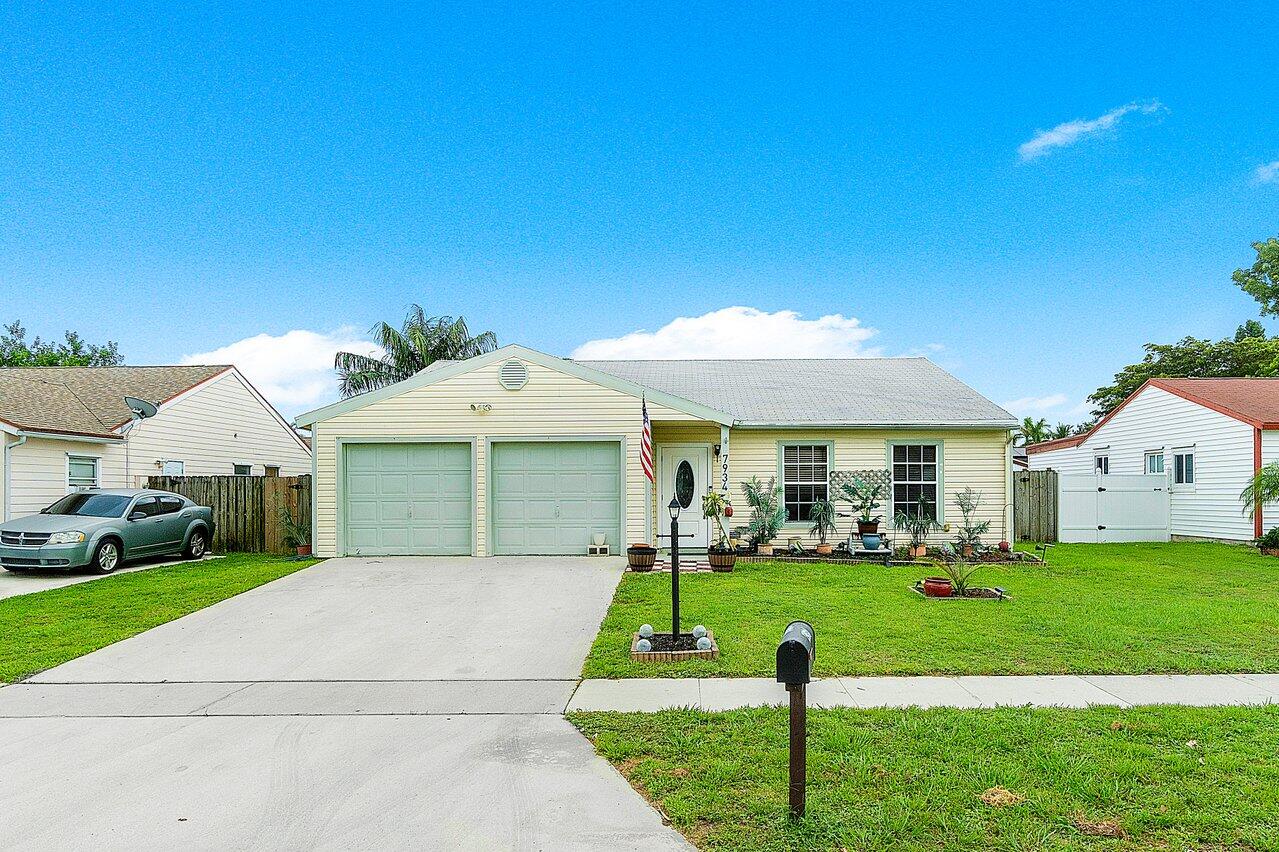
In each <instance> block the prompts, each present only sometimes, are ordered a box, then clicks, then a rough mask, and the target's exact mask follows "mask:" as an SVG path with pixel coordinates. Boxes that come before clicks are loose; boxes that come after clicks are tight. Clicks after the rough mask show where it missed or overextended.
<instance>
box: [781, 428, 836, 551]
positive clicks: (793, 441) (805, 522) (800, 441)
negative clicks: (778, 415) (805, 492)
mask: <svg viewBox="0 0 1279 852" xmlns="http://www.w3.org/2000/svg"><path fill="white" fill-rule="evenodd" d="M787 447H825V448H826V499H827V500H829V499H830V472H831V469H832V467H833V466H834V464H835V442H834V441H825V440H819V439H813V438H789V439H787V440H783V441H778V442H777V484H778V485H779V486H781V489H782V510H783V511H785V510H786V448H787ZM799 484H800V483H798V482H797V483H796V485H799ZM802 484H803V485H817V484H818V483H817V482H805V483H802ZM801 502H803V501H801ZM813 502H816V500H814V501H813ZM783 526H784V527H786V528H788V529H799V528H800V527H803V528H804V529H805V530H809V529H812V526H813V522H812V521H810V520H809V519H808V518H799V519H798V520H794V521H791V520H787V521H786V522H785V524H784V525H783Z"/></svg>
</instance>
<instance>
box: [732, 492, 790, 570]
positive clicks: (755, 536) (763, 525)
mask: <svg viewBox="0 0 1279 852" xmlns="http://www.w3.org/2000/svg"><path fill="white" fill-rule="evenodd" d="M742 491H743V493H745V495H746V504H747V505H748V506H750V507H751V519H750V523H748V524H747V525H746V529H747V531H748V532H749V534H750V537H751V541H753V542H755V547H756V549H757V550H758V551H759V552H760V553H762V554H764V555H765V556H769V555H771V554H772V552H773V545H772V541H773V539H775V538H777V534H778V533H779V532H781V529H782V525H783V524H784V523H786V509H785V508H783V506H782V489H781V487H779V486H778V484H777V477H775V476H771V477H769V479H768V484H767V485H766V484H764V483H763V482H761V481H760V479H759V477H758V476H752V477H751V478H750V479H748V480H747V481H745V482H743V483H742Z"/></svg>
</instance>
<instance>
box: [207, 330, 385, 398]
mask: <svg viewBox="0 0 1279 852" xmlns="http://www.w3.org/2000/svg"><path fill="white" fill-rule="evenodd" d="M339 351H345V352H358V353H360V354H362V355H374V356H378V355H380V354H381V350H380V349H378V348H377V347H376V346H374V345H373V344H372V343H369V342H368V341H367V340H364V339H362V338H361V336H360V335H359V333H358V332H357V331H356V330H355V329H353V328H350V327H343V328H339V329H337V330H336V331H331V332H316V331H308V330H306V329H300V328H299V329H294V330H293V331H288V332H285V333H284V334H281V335H277V336H273V335H270V334H259V335H256V336H254V337H246V338H245V339H243V340H237V341H236V342H235V343H230V344H228V345H226V346H223V347H221V348H219V349H214V350H212V351H210V352H198V353H196V354H194V355H187V356H185V357H183V359H182V363H184V364H234V365H235V366H236V367H238V368H239V370H240V372H241V373H243V374H244V376H245V377H246V378H247V379H248V380H249V381H250V382H252V383H253V386H254V387H255V388H257V389H258V391H260V392H261V393H262V395H263V396H265V397H266V398H267V399H268V400H269V401H270V402H271V404H272V405H274V406H275V407H276V408H277V409H279V410H280V413H281V414H283V415H284V416H285V418H286V419H291V418H292V417H293V416H294V415H296V414H300V413H302V412H303V411H307V410H309V409H311V408H315V407H318V406H320V405H323V404H325V403H327V402H332V401H333V400H336V399H337V398H338V380H337V374H336V373H335V372H334V370H333V356H334V354H336V353H337V352H339Z"/></svg>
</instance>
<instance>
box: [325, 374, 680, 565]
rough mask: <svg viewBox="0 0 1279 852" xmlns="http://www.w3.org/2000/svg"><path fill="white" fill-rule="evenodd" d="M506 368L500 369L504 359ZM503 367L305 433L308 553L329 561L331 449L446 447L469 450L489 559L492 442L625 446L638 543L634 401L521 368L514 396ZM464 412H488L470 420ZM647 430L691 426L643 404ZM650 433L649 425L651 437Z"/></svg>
mask: <svg viewBox="0 0 1279 852" xmlns="http://www.w3.org/2000/svg"><path fill="white" fill-rule="evenodd" d="M506 360H509V359H506ZM502 363H505V360H504V361H503V362H500V363H493V364H489V365H487V366H484V367H480V368H477V369H475V370H472V371H470V372H468V373H463V374H462V375H458V376H454V377H452V378H449V379H444V380H441V381H438V382H436V383H434V384H430V385H426V386H425V387H419V388H415V389H412V390H406V391H404V392H402V393H400V394H397V395H395V396H392V397H389V398H386V399H382V400H379V401H377V402H374V403H371V404H369V405H366V406H364V407H363V408H358V409H356V410H354V411H348V412H346V413H343V414H338V415H336V416H334V417H332V418H330V419H328V420H322V421H320V422H318V423H316V424H315V425H314V432H313V435H314V448H315V475H316V482H315V515H316V521H315V548H316V552H317V553H318V554H320V555H322V556H334V555H336V554H337V549H338V540H337V525H338V523H337V517H338V511H339V509H338V505H337V501H338V482H337V464H336V447H337V439H338V438H339V437H341V438H342V439H343V440H344V441H346V442H348V443H350V442H357V441H358V440H359V439H360V438H362V437H375V438H376V437H395V438H401V439H404V440H411V439H412V438H415V437H418V438H429V437H450V438H457V439H459V440H465V441H471V440H474V441H475V472H474V475H475V480H476V481H475V501H474V504H475V538H476V542H475V547H476V555H479V556H484V555H487V554H488V543H487V540H486V537H487V527H488V467H489V465H488V458H487V454H488V440H489V439H492V438H501V437H544V436H557V435H562V436H571V437H575V438H588V437H599V438H601V439H608V438H620V439H622V440H623V442H624V446H623V449H624V468H625V470H624V476H623V485H624V504H625V505H624V506H623V519H624V526H625V531H626V537H627V539H628V540H630V541H638V540H641V539H643V538H645V537H646V536H645V531H644V524H645V513H646V503H645V483H646V482H647V480H646V479H645V478H644V474H643V472H642V470H641V468H640V456H639V453H640V431H641V426H642V421H641V415H640V400H639V398H637V397H634V396H631V395H629V394H626V393H622V392H620V391H616V390H613V389H611V388H606V387H602V386H600V385H597V384H594V383H592V382H588V381H585V380H583V379H579V378H576V377H574V376H570V375H568V374H566V373H562V372H560V371H558V370H553V369H550V368H548V367H543V366H541V365H539V364H534V363H531V362H528V361H525V362H524V364H525V365H526V366H527V367H528V384H527V385H525V386H524V387H523V388H522V389H520V390H517V391H509V390H506V389H504V388H503V387H502V386H501V385H500V384H499V383H498V372H499V370H500V369H501V367H502ZM472 404H486V405H491V406H492V409H491V410H489V411H482V412H477V411H472V410H471V405H472ZM648 413H649V418H650V420H653V421H657V420H693V419H694V418H692V417H690V416H689V415H686V414H683V413H681V412H677V411H672V410H670V409H667V408H665V407H664V406H660V405H657V404H654V403H653V402H649V404H648ZM657 428H658V425H657V423H656V422H655V423H654V431H656V430H657Z"/></svg>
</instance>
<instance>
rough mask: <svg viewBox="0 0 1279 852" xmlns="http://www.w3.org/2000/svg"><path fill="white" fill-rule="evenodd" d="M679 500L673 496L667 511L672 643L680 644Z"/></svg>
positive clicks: (674, 644)
mask: <svg viewBox="0 0 1279 852" xmlns="http://www.w3.org/2000/svg"><path fill="white" fill-rule="evenodd" d="M680 508H681V507H680V504H679V498H678V497H675V496H672V497H671V502H670V503H669V504H668V505H667V506H666V510H667V511H668V512H670V515H671V642H672V644H673V646H676V647H677V646H678V642H679V510H680Z"/></svg>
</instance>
